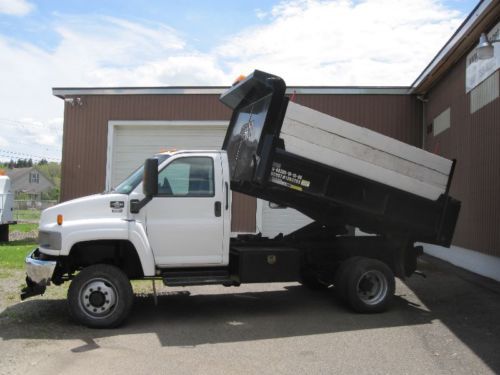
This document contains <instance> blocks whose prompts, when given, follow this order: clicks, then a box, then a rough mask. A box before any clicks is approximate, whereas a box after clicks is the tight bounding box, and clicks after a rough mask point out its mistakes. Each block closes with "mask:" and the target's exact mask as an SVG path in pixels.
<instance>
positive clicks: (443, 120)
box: [432, 107, 450, 136]
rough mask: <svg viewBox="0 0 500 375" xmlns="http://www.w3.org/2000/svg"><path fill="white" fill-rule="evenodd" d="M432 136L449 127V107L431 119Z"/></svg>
mask: <svg viewBox="0 0 500 375" xmlns="http://www.w3.org/2000/svg"><path fill="white" fill-rule="evenodd" d="M432 126H433V132H434V136H436V135H438V134H439V133H442V132H444V131H445V130H446V129H448V128H449V127H450V107H448V108H446V109H445V110H444V111H443V112H441V113H440V114H439V115H438V116H437V117H436V118H435V119H434V121H432Z"/></svg>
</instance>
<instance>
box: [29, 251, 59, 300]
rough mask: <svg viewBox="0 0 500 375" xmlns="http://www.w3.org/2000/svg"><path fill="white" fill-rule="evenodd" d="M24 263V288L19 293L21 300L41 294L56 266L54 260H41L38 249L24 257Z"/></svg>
mask: <svg viewBox="0 0 500 375" xmlns="http://www.w3.org/2000/svg"><path fill="white" fill-rule="evenodd" d="M25 263H26V287H25V288H24V289H23V290H22V292H21V299H22V300H24V299H26V298H28V297H33V296H37V295H40V294H43V293H44V292H45V288H46V287H47V285H49V284H50V280H51V279H52V275H53V274H54V270H55V268H56V265H57V261H55V260H45V259H42V258H41V253H40V251H39V250H38V249H35V250H33V251H32V252H31V253H30V254H29V255H28V256H27V257H26V260H25Z"/></svg>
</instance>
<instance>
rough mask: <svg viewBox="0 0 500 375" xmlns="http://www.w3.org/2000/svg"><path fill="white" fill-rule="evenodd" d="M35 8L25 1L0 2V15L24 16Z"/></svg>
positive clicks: (0, 0)
mask: <svg viewBox="0 0 500 375" xmlns="http://www.w3.org/2000/svg"><path fill="white" fill-rule="evenodd" d="M34 8H35V6H34V5H33V4H32V3H30V2H28V1H26V0H0V14H7V15H11V16H25V15H26V14H28V13H30V12H31V11H32V10H33V9H34Z"/></svg>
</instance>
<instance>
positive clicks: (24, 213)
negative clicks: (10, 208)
mask: <svg viewBox="0 0 500 375" xmlns="http://www.w3.org/2000/svg"><path fill="white" fill-rule="evenodd" d="M56 204H57V201H35V200H15V201H14V215H13V216H14V217H13V219H14V220H16V221H17V222H28V223H30V222H31V223H36V222H38V221H39V220H40V213H41V212H42V211H43V210H45V209H46V208H48V207H51V206H54V205H56Z"/></svg>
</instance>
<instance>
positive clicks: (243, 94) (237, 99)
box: [221, 71, 460, 246]
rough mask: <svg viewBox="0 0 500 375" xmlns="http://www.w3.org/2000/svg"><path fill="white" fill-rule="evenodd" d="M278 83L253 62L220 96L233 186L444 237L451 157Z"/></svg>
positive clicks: (383, 230)
mask: <svg viewBox="0 0 500 375" xmlns="http://www.w3.org/2000/svg"><path fill="white" fill-rule="evenodd" d="M285 89H286V85H285V82H284V81H283V80H282V79H281V78H279V77H277V76H274V75H271V74H268V73H264V72H260V71H255V72H254V73H253V74H252V75H250V76H249V77H248V78H246V79H245V80H243V81H242V82H240V83H238V84H236V85H235V86H233V87H232V88H230V89H229V90H228V91H227V92H225V93H224V94H223V95H222V96H221V101H222V102H223V103H225V104H226V105H228V106H229V107H230V108H232V109H233V116H232V118H231V122H230V125H229V128H228V131H227V133H226V138H225V140H224V144H223V149H225V150H227V152H228V157H229V164H230V171H231V184H232V186H231V187H232V189H233V190H236V191H240V192H242V193H245V194H249V195H253V196H256V197H259V198H263V199H266V200H269V201H272V202H276V203H279V204H282V205H286V206H289V207H293V208H295V209H297V210H299V211H301V212H303V213H304V214H306V215H308V216H310V217H311V218H313V219H314V220H316V221H318V222H321V223H324V224H334V225H352V226H356V227H359V228H360V229H362V230H363V231H365V232H371V233H377V234H385V235H398V236H400V235H402V236H405V237H408V238H410V239H411V240H413V241H424V242H430V243H435V244H440V245H445V246H449V244H450V242H451V238H452V236H453V232H454V228H455V224H456V220H457V217H458V212H459V209H460V202H458V201H456V200H455V199H453V198H451V197H450V196H449V195H448V191H449V187H450V184H451V179H452V175H453V169H454V162H453V161H451V160H448V159H446V158H443V157H440V156H438V155H435V154H432V153H429V152H427V151H425V150H422V149H419V148H417V147H414V146H410V145H408V144H405V143H403V142H400V141H398V140H396V139H393V138H390V137H387V136H384V135H382V134H379V133H376V132H374V131H371V130H369V129H366V128H363V127H360V126H357V125H354V124H351V123H348V122H346V121H343V120H340V119H338V118H335V117H332V116H329V115H326V114H324V113H321V112H318V111H315V110H313V109H310V108H307V107H304V106H301V105H298V104H296V103H293V102H290V101H289V99H288V98H287V97H286V96H285Z"/></svg>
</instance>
